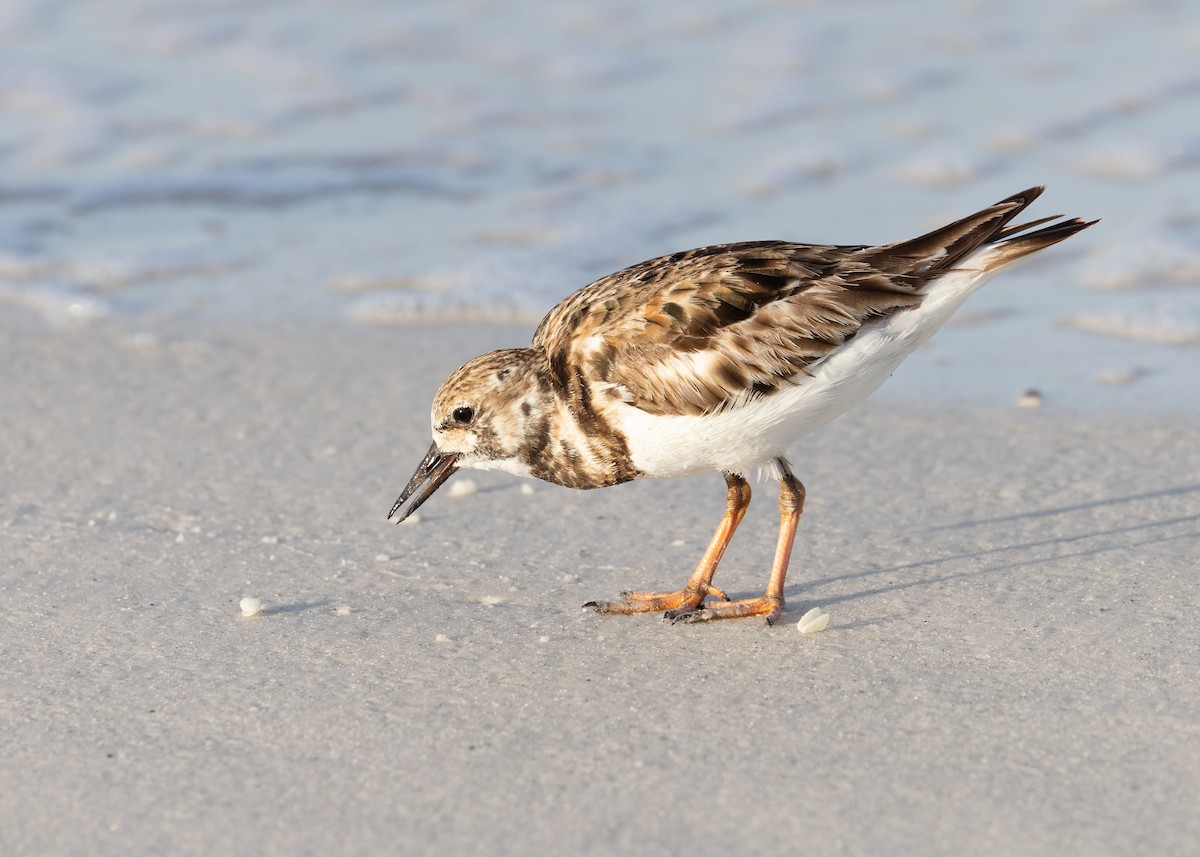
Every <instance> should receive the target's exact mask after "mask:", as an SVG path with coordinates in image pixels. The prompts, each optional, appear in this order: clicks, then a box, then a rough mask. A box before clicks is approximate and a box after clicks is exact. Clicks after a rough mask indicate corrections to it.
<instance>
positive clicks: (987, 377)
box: [0, 0, 1200, 408]
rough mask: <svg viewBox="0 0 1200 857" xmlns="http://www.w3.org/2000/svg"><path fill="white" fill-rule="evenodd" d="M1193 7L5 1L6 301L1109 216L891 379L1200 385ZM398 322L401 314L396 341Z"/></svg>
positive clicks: (71, 301)
mask: <svg viewBox="0 0 1200 857" xmlns="http://www.w3.org/2000/svg"><path fill="white" fill-rule="evenodd" d="M1198 114H1200V7H1198V6H1197V5H1196V4H1194V3H1190V2H1185V0H1179V2H1142V3H1135V2H1126V3H1122V2H1117V0H1112V2H1102V0H1095V2H1073V3H1060V4H1053V5H1052V6H1050V7H1047V6H1046V5H1045V4H1043V3H1035V2H1011V3H1005V4H983V3H979V4H941V3H935V2H932V0H926V2H922V3H907V4H889V3H884V2H855V3H834V2H827V3H821V2H810V3H803V4H785V3H770V2H753V3H737V4H735V3H732V2H708V3H687V4H685V3H667V4H635V3H614V4H605V5H604V6H603V7H600V6H599V5H598V4H581V3H574V4H569V3H564V4H556V5H555V6H554V7H553V8H551V9H547V7H546V6H545V4H541V3H533V2H517V3H512V2H509V3H503V4H501V3H486V2H473V3H457V4H454V3H432V2H430V3H420V2H406V3H403V4H398V3H394V2H383V0H361V2H350V3H336V4H335V3H331V2H330V3H322V2H286V3H285V2H269V1H268V0H262V2H236V3H235V2H212V3H199V2H194V0H178V2H162V0H158V2H150V0H145V2H134V1H133V0H114V2H106V3H104V4H94V3H93V4H89V3H83V2H74V3H72V2H63V0H17V2H14V0H9V2H7V3H5V4H4V6H3V7H0V313H4V314H13V315H20V314H30V313H32V314H37V315H41V316H43V317H45V318H47V319H49V320H50V321H51V322H52V323H54V324H66V325H77V324H98V323H106V322H105V320H106V319H107V320H109V321H108V322H107V323H113V320H115V323H117V324H121V325H126V326H127V327H128V328H129V329H130V330H132V331H149V332H154V331H155V330H157V329H159V328H161V327H164V326H171V327H174V328H178V327H183V328H185V329H187V328H195V327H200V326H203V325H208V324H212V323H218V324H223V323H227V322H230V321H233V322H236V323H243V324H244V323H251V324H262V325H271V324H276V323H280V322H283V321H296V320H300V321H305V322H312V321H318V322H320V321H321V320H325V319H328V320H330V322H332V323H348V324H352V325H353V324H395V323H399V324H404V323H411V322H414V321H415V322H421V321H429V320H437V319H452V320H461V319H480V320H520V321H527V322H532V321H535V320H536V319H537V318H538V317H540V315H541V314H542V313H543V312H544V311H545V310H546V309H548V308H549V307H550V306H552V305H553V304H554V303H555V302H556V301H557V300H558V299H560V298H561V297H562V296H564V295H565V294H567V293H569V292H571V291H573V290H574V289H576V288H578V287H579V286H581V285H583V284H584V283H586V282H588V281H590V280H592V279H594V278H595V277H597V276H600V275H603V274H605V273H608V272H609V271H611V270H614V269H616V268H618V267H620V266H622V265H625V264H629V263H633V262H636V261H639V260H641V259H643V258H648V257H651V256H654V255H657V254H660V253H664V252H669V251H673V250H677V249H681V248H685V247H691V246H698V245H702V244H706V243H713V242H719V241H731V240H743V239H752V238H787V239H793V240H803V241H816V242H829V243H874V242H886V241H891V240H895V239H898V238H903V237H908V236H909V235H911V234H915V233H916V232H918V231H920V230H922V229H925V228H928V227H930V226H933V225H937V224H938V223H939V222H941V221H945V220H947V219H950V218H953V217H956V216H960V215H962V214H965V213H968V212H970V211H974V210H976V209H978V208H980V207H982V206H983V205H986V204H988V203H990V202H992V201H995V200H996V199H999V198H1001V197H1003V196H1006V195H1008V194H1010V193H1012V192H1015V191H1018V190H1020V189H1022V188H1024V187H1027V186H1029V185H1031V184H1039V183H1044V184H1047V185H1049V187H1050V190H1049V192H1048V193H1047V195H1046V197H1045V198H1044V199H1043V200H1042V201H1040V202H1039V204H1038V207H1037V209H1035V213H1037V214H1043V213H1045V214H1048V213H1054V212H1057V211H1061V212H1063V213H1065V214H1069V215H1081V216H1085V217H1089V218H1092V217H1102V218H1104V221H1103V223H1102V224H1100V225H1098V226H1097V227H1095V228H1093V229H1092V230H1089V232H1087V233H1085V234H1084V235H1082V236H1080V237H1078V238H1076V239H1073V240H1072V241H1071V242H1070V243H1069V244H1066V245H1062V246H1061V247H1058V248H1055V249H1054V250H1051V251H1049V252H1048V253H1047V254H1046V255H1045V256H1043V257H1041V258H1039V259H1038V260H1037V261H1035V262H1031V263H1030V264H1028V265H1026V266H1025V267H1024V268H1023V269H1022V270H1020V271H1017V272H1013V273H1011V274H1006V275H1005V276H1004V277H1003V278H1001V279H998V280H996V281H994V282H992V283H990V284H989V285H988V286H987V288H985V289H984V290H983V291H982V292H981V293H980V294H979V295H977V296H976V297H974V298H973V299H972V300H971V301H970V302H969V303H968V304H967V306H966V307H964V310H963V311H962V313H961V314H960V315H961V317H962V322H963V323H961V324H960V325H958V326H957V327H952V328H948V329H947V330H945V331H943V332H942V333H941V334H939V336H938V337H937V338H936V339H935V340H934V343H933V345H931V346H930V348H929V349H927V350H926V351H925V352H923V353H922V354H919V355H916V356H915V357H914V358H913V361H915V362H916V363H924V364H925V366H924V367H923V368H922V369H921V370H919V371H912V370H909V369H907V368H906V369H905V370H902V373H901V375H902V377H903V379H904V380H901V379H899V378H898V379H897V383H895V384H894V385H892V386H893V394H894V395H901V396H903V395H914V394H919V395H922V396H925V395H928V396H934V397H938V398H949V399H962V400H974V399H978V398H979V397H988V398H997V397H998V398H999V399H1000V400H1003V401H1006V402H1007V401H1008V400H1009V399H1010V398H1011V396H1014V395H1015V394H1016V393H1018V392H1020V389H1017V388H1023V387H1025V386H1038V387H1039V388H1042V389H1044V390H1045V391H1046V392H1047V394H1048V395H1047V401H1048V402H1053V401H1059V402H1064V403H1067V404H1070V405H1082V406H1091V405H1097V404H1098V405H1100V406H1102V407H1106V406H1112V407H1143V406H1165V407H1184V408H1194V407H1196V406H1197V403H1200V381H1198V380H1197V373H1196V372H1195V371H1194V367H1195V366H1196V361H1197V354H1198V352H1197V348H1198V347H1200V288H1197V286H1198V284H1200V203H1197V201H1196V200H1197V199H1200V170H1197V166H1198V165H1200V123H1197V121H1196V120H1195V116H1196V115H1198ZM402 330H403V328H400V329H399V331H398V335H403V334H402Z"/></svg>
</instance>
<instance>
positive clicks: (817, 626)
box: [796, 607, 829, 634]
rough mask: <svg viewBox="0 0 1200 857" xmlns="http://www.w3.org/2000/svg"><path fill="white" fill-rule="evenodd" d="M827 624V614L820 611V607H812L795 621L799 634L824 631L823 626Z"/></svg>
mask: <svg viewBox="0 0 1200 857" xmlns="http://www.w3.org/2000/svg"><path fill="white" fill-rule="evenodd" d="M828 624H829V614H828V613H825V612H822V610H821V608H820V607H814V608H813V609H811V610H809V611H808V612H807V613H805V614H804V615H803V616H801V617H800V621H799V622H797V623H796V630H797V631H799V632H800V633H801V634H816V633H817V632H819V631H824V630H825V626H826V625H828Z"/></svg>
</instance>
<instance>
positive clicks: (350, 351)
mask: <svg viewBox="0 0 1200 857" xmlns="http://www.w3.org/2000/svg"><path fill="white" fill-rule="evenodd" d="M3 332H4V336H3V337H0V364H2V365H4V366H5V367H6V377H5V384H4V385H3V386H2V387H0V397H2V399H0V426H2V431H0V437H3V445H2V447H0V462H2V467H3V480H2V482H0V485H2V486H3V487H2V489H0V490H2V494H0V510H2V513H0V616H2V617H3V628H4V634H3V637H4V650H5V658H4V660H3V663H2V664H0V676H2V677H3V688H4V693H3V696H2V697H0V724H2V729H0V731H2V733H3V735H4V738H3V744H4V753H3V755H4V761H3V763H2V764H0V805H2V806H3V812H4V818H5V823H4V826H3V830H2V831H0V841H2V842H3V850H4V852H5V853H7V854H14V855H44V854H93V855H106V854H113V855H117V854H122V855H128V854H152V853H153V854H199V853H205V854H214V853H215V854H281V855H282V854H290V855H294V854H328V853H342V854H381V853H408V854H449V853H463V854H467V853H478V854H615V853H624V854H664V853H678V852H682V851H686V852H688V853H697V854H713V855H717V854H729V853H765V852H767V851H778V852H781V853H798V852H801V851H820V852H824V853H834V854H878V853H896V854H901V853H903V854H930V855H938V854H945V855H951V854H954V855H958V854H966V853H987V854H1014V855H1015V854H1024V855H1030V854H1045V855H1064V854H1085V853H1086V854H1149V853H1158V854H1187V853H1195V851H1196V844H1197V842H1198V841H1200V820H1198V818H1200V817H1198V816H1197V814H1196V812H1195V795H1196V794H1197V792H1198V791H1200V740H1197V739H1198V737H1200V736H1198V733H1197V729H1198V727H1197V712H1198V711H1200V680H1198V679H1197V676H1198V675H1200V632H1198V631H1197V626H1196V622H1195V615H1196V608H1197V596H1198V594H1200V582H1198V579H1197V576H1196V566H1195V557H1196V540H1197V523H1198V522H1200V514H1198V512H1197V509H1198V508H1200V507H1198V499H1200V483H1198V482H1197V473H1200V447H1198V445H1197V444H1196V437H1197V431H1198V429H1200V425H1198V424H1197V421H1196V419H1195V417H1194V415H1193V416H1178V415H1170V414H1157V415H1152V416H1150V417H1141V418H1139V417H1138V416H1137V415H1134V414H1123V415H1115V414H1107V415H1104V416H1103V418H1098V415H1096V414H1087V413H1062V412H1058V411H1057V410H1056V409H1055V408H1054V407H1051V406H1047V407H1044V408H1042V409H1039V410H1034V411H1028V410H1021V409H1018V408H1016V407H1004V406H993V407H992V408H990V409H988V408H973V407H972V408H952V407H940V406H939V407H922V406H919V405H914V404H909V405H907V406H900V405H897V404H894V403H892V402H884V403H882V404H877V403H872V402H868V403H867V405H865V406H863V407H862V408H861V409H859V410H858V411H857V412H855V413H853V414H851V415H848V416H847V417H845V418H843V419H842V420H841V421H839V422H837V423H835V424H834V425H833V426H831V427H829V428H828V429H827V430H825V431H824V432H822V433H819V434H817V435H814V436H812V437H810V438H808V439H806V440H805V441H802V442H801V443H800V444H798V445H797V447H796V449H795V456H794V461H795V462H796V465H797V470H798V473H799V475H801V477H802V478H803V479H804V481H805V483H806V485H807V486H808V491H809V504H808V507H807V509H806V512H805V517H804V521H803V523H802V529H801V536H800V539H799V541H798V547H797V551H796V557H795V561H794V563H793V569H794V570H793V573H792V575H791V577H790V580H789V586H788V590H787V598H788V608H787V614H786V616H785V622H784V624H783V626H782V627H776V628H767V627H764V626H763V625H761V624H760V623H758V622H757V621H756V620H754V621H730V622H723V623H716V624H712V625H704V626H670V625H668V624H665V623H663V622H662V621H661V620H660V619H658V618H657V617H653V616H646V617H603V616H596V615H593V614H592V613H590V612H588V611H583V610H581V609H580V605H581V604H583V603H584V602H585V601H588V600H590V599H592V598H596V597H608V596H611V595H614V594H615V593H616V592H618V591H620V590H622V589H626V588H630V587H650V586H660V587H667V586H672V585H677V584H678V582H679V581H680V580H681V579H682V577H683V576H685V575H686V574H687V573H689V572H690V570H691V568H692V566H693V565H694V563H695V561H696V559H697V557H698V555H699V553H700V552H701V551H702V550H703V546H704V544H705V543H706V541H707V539H708V537H709V535H710V532H711V528H712V527H713V525H714V524H715V521H716V519H717V517H719V514H720V509H721V507H722V505H721V504H722V502H723V486H722V483H721V481H720V479H719V477H716V476H713V477H702V478H694V479H688V480H673V481H663V482H640V483H633V484H630V485H627V486H622V487H619V488H614V489H609V490H605V491H596V492H572V491H569V490H567V489H560V488H555V487H552V486H548V485H543V484H540V483H538V484H535V485H534V488H535V489H536V490H535V491H534V493H533V494H531V495H530V494H526V493H523V492H522V491H521V488H520V485H521V483H520V481H519V480H517V479H513V478H510V477H506V476H503V475H499V474H477V475H474V476H472V478H473V479H474V480H475V481H476V483H477V485H478V488H479V490H478V491H477V493H475V494H474V495H472V496H464V497H452V496H450V495H449V493H448V492H442V493H441V494H439V495H438V496H437V497H435V498H434V499H433V500H432V501H430V503H429V504H427V506H426V507H425V508H423V509H422V510H421V520H420V522H419V523H417V524H416V525H414V526H403V527H394V526H389V525H387V524H386V523H385V522H384V514H385V513H386V511H387V508H388V506H389V505H390V503H391V501H392V500H393V499H394V497H395V495H396V493H397V492H398V490H399V488H400V487H402V484H403V482H404V480H406V479H407V478H408V476H409V474H410V472H411V469H412V467H413V466H414V465H415V463H416V461H417V460H418V458H419V457H420V455H421V453H422V452H423V450H424V447H425V445H426V443H427V431H428V429H427V406H428V401H429V397H430V395H431V393H432V391H433V389H434V388H435V387H436V385H437V383H438V382H439V381H440V379H441V378H442V377H443V376H444V374H446V373H447V372H448V371H449V370H450V369H452V368H453V367H454V366H455V365H457V363H458V362H460V361H461V360H462V359H463V358H464V356H466V355H467V354H468V353H475V352H477V351H481V350H484V349H486V348H490V347H497V346H500V345H505V344H514V343H520V342H521V341H523V340H524V339H525V338H526V337H527V336H528V333H529V330H528V328H520V327H505V326H479V327H464V326H460V327H453V326H451V327H411V328H402V329H367V330H362V329H356V328H350V327H348V326H347V327H343V326H336V325H334V326H326V327H323V328H320V329H315V330H314V329H288V328H283V327H280V328H275V329H272V330H268V331H265V332H264V331H263V330H257V329H249V328H247V329H245V330H239V329H236V328H226V329H223V330H221V331H210V332H207V333H205V332H197V331H189V332H183V333H178V332H177V333H164V334H162V335H161V336H147V335H130V334H129V333H128V332H125V331H123V330H122V329H121V328H119V327H118V326H110V325H100V326H92V327H88V328H84V329H81V330H76V331H47V330H38V329H36V326H34V328H32V329H31V327H30V326H28V325H15V324H11V325H7V326H6V327H5V329H4V331H3ZM904 371H905V370H904V369H902V370H901V373H899V376H902V375H903V373H904ZM899 376H898V377H897V379H895V380H896V381H897V382H898V383H903V378H902V377H899ZM775 516H776V512H775V508H774V498H773V496H772V489H771V487H770V486H768V485H765V484H764V485H762V486H761V488H760V490H759V491H758V494H757V502H756V503H755V505H754V506H753V507H752V508H751V511H750V514H749V516H748V518H747V520H746V523H745V524H744V525H743V528H742V530H741V531H740V532H739V535H738V539H737V540H736V541H735V542H734V546H733V548H732V549H731V552H730V555H729V556H728V557H727V559H726V561H725V564H724V565H723V566H722V570H721V573H720V575H719V577H718V581H717V582H718V583H720V584H721V585H722V586H724V587H726V588H727V589H728V590H729V592H730V593H731V594H738V595H750V594H755V593H756V592H757V591H758V590H759V589H760V588H761V586H762V583H763V580H764V575H765V570H766V568H767V566H768V564H769V561H770V553H771V550H772V547H773V537H774V529H775V525H776V517H775ZM246 596H252V597H257V598H260V599H261V600H262V601H263V602H264V605H265V608H264V611H263V613H262V614H261V615H259V616H256V617H254V618H243V617H241V616H240V615H239V609H238V603H239V600H240V599H241V598H243V597H246ZM812 606H820V607H821V608H823V609H825V610H827V611H828V612H829V613H830V614H831V624H830V626H829V628H828V629H827V630H826V631H824V632H822V633H820V634H816V635H811V636H804V635H801V634H799V633H797V631H796V629H795V622H796V620H797V619H798V618H799V616H800V615H801V614H802V613H803V612H804V611H806V610H808V609H809V608H810V607H812Z"/></svg>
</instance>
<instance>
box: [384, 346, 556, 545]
mask: <svg viewBox="0 0 1200 857" xmlns="http://www.w3.org/2000/svg"><path fill="white" fill-rule="evenodd" d="M533 360H534V352H532V351H531V350H530V349H528V348H508V349H505V350H503V351H492V352H490V353H488V354H484V355H483V356H481V357H476V358H475V359H474V360H472V361H470V362H469V363H467V364H466V365H464V366H463V367H462V368H460V369H458V370H457V371H455V372H454V373H453V374H452V375H451V376H450V377H449V378H447V379H446V380H445V382H444V383H443V384H442V386H441V387H440V388H439V389H438V391H437V395H435V396H434V397H433V411H432V414H431V422H432V424H433V445H432V446H430V447H429V452H428V453H426V455H425V458H424V459H422V460H421V463H420V464H419V465H418V466H417V472H416V473H414V474H413V476H412V479H410V480H409V482H408V486H407V487H406V488H405V489H404V492H403V493H402V494H401V495H400V498H399V499H398V500H396V503H395V505H394V506H392V511H391V513H390V514H389V515H388V518H389V519H391V518H392V517H394V516H395V515H396V513H397V512H399V511H400V509H401V507H402V506H404V505H405V503H407V504H408V505H407V508H405V509H404V511H403V512H401V514H400V517H399V518H398V519H397V523H399V522H400V521H403V520H404V519H405V518H407V517H408V516H409V515H411V514H412V513H413V512H414V511H416V509H417V507H418V506H420V505H421V504H422V503H424V502H425V501H426V500H428V499H429V498H430V496H432V495H433V492H434V491H436V490H437V489H438V488H439V487H440V486H441V485H442V483H443V482H445V481H446V480H447V479H449V478H450V476H451V475H453V474H454V472H455V471H456V470H460V469H462V468H464V467H473V468H475V469H477V470H505V471H508V472H509V473H516V474H518V475H528V473H529V467H528V464H527V463H526V460H525V458H523V457H522V451H523V449H528V448H529V445H530V441H531V439H535V438H536V436H537V434H538V432H539V431H542V432H544V431H545V430H546V415H545V412H546V408H545V401H544V396H545V392H544V391H543V390H542V389H541V386H540V385H539V383H538V377H537V373H536V372H535V371H534V366H533Z"/></svg>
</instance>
